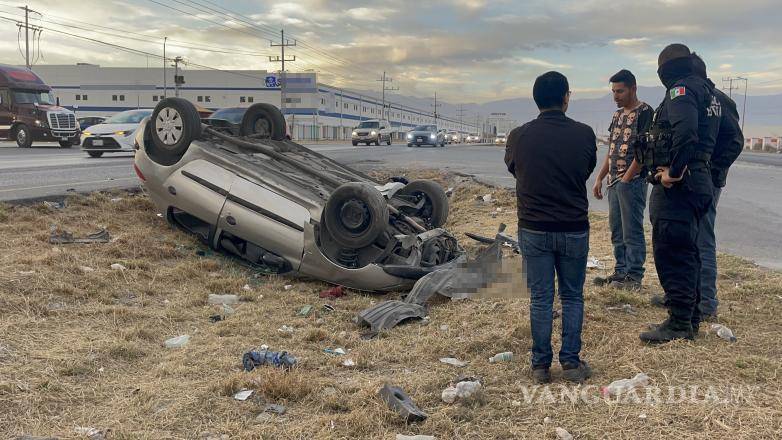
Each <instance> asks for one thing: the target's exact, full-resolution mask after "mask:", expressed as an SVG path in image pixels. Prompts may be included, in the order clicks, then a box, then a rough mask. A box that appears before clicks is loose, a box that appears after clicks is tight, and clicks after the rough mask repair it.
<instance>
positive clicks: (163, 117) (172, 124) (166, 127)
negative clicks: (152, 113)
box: [155, 107, 182, 145]
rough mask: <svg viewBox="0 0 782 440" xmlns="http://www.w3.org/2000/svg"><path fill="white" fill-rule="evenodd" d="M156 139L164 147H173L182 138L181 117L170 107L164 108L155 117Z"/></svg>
mask: <svg viewBox="0 0 782 440" xmlns="http://www.w3.org/2000/svg"><path fill="white" fill-rule="evenodd" d="M156 122H157V123H156V124H155V128H156V129H157V136H158V138H159V139H160V140H161V141H163V143H164V144H166V145H174V144H176V143H177V141H179V139H180V138H182V117H181V116H180V115H179V112H178V111H176V110H175V109H173V108H171V107H166V108H164V109H163V110H161V111H160V113H158V115H157V121H156Z"/></svg>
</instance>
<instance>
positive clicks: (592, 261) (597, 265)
mask: <svg viewBox="0 0 782 440" xmlns="http://www.w3.org/2000/svg"><path fill="white" fill-rule="evenodd" d="M605 268H606V265H605V263H603V262H602V261H600V260H598V259H597V258H595V257H589V258H587V269H605Z"/></svg>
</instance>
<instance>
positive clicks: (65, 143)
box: [60, 141, 73, 148]
mask: <svg viewBox="0 0 782 440" xmlns="http://www.w3.org/2000/svg"><path fill="white" fill-rule="evenodd" d="M72 146H73V142H71V141H60V147H62V148H71V147H72Z"/></svg>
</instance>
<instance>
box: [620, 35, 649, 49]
mask: <svg viewBox="0 0 782 440" xmlns="http://www.w3.org/2000/svg"><path fill="white" fill-rule="evenodd" d="M648 41H649V38H647V37H640V38H619V39H616V40H614V41H612V43H614V45H616V46H622V47H633V46H641V45H645V44H646V43H647V42H648Z"/></svg>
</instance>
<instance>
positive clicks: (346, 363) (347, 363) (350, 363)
mask: <svg viewBox="0 0 782 440" xmlns="http://www.w3.org/2000/svg"><path fill="white" fill-rule="evenodd" d="M342 366H343V367H355V366H356V363H355V362H354V361H353V359H345V360H344V361H342Z"/></svg>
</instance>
